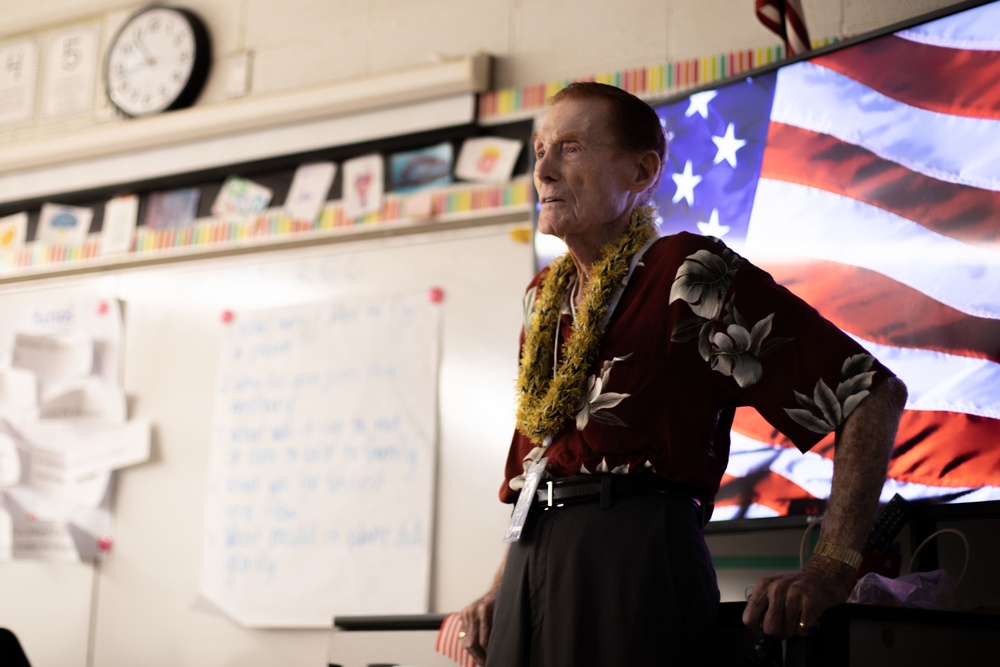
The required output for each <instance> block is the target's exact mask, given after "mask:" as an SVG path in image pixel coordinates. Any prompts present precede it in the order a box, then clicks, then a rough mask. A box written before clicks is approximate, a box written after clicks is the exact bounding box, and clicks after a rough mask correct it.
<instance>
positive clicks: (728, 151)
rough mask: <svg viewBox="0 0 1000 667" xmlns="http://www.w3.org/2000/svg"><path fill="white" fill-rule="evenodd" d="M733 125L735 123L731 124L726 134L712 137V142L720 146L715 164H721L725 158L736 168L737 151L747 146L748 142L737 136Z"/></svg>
mask: <svg viewBox="0 0 1000 667" xmlns="http://www.w3.org/2000/svg"><path fill="white" fill-rule="evenodd" d="M733 125H734V124H733V123H730V124H729V127H727V128H726V134H725V135H724V136H721V137H712V142H713V143H714V144H715V146H716V147H717V148H718V151H717V152H716V153H715V161H714V164H719V163H720V162H722V161H723V160H725V161H726V162H728V163H729V166H730V167H733V168H736V151H738V150H739V149H741V148H743V147H744V146H746V145H747V142H746V141H745V140H743V139H737V138H736V136H735V134H734V132H735V129H734V126H733Z"/></svg>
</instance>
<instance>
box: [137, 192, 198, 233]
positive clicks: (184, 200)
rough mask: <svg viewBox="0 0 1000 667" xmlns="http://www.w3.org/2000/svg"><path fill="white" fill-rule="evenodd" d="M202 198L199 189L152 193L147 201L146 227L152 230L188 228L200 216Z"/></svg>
mask: <svg viewBox="0 0 1000 667" xmlns="http://www.w3.org/2000/svg"><path fill="white" fill-rule="evenodd" d="M200 198H201V190H199V189H198V188H183V189H180V190H166V191H163V192H151V193H150V194H149V198H148V199H147V200H146V218H145V226H146V227H149V228H150V229H171V228H175V227H187V226H188V225H190V224H191V223H192V222H194V220H195V218H196V217H197V215H198V200H199V199H200Z"/></svg>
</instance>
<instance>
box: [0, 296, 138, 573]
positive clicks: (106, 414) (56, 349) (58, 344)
mask: <svg viewBox="0 0 1000 667" xmlns="http://www.w3.org/2000/svg"><path fill="white" fill-rule="evenodd" d="M5 314H6V316H5V318H4V320H3V322H0V340H2V341H5V345H6V346H8V348H9V358H8V359H6V360H5V361H3V362H2V363H0V417H2V420H0V492H2V494H3V497H4V499H5V503H4V507H3V508H0V561H4V560H10V559H14V560H43V561H64V562H76V561H81V560H94V559H97V558H102V557H104V556H106V555H107V554H108V553H110V551H111V549H112V545H113V535H114V533H113V525H112V524H113V521H112V518H113V517H112V513H111V499H112V498H113V496H114V493H113V490H114V472H115V471H116V470H119V469H121V468H125V467H128V466H132V465H136V464H138V463H142V462H144V461H146V460H148V459H149V453H150V438H151V423H150V422H149V420H148V419H145V418H141V417H140V418H134V419H130V418H129V416H128V401H127V398H126V395H125V391H124V389H123V387H122V384H121V379H120V378H121V367H120V356H121V355H120V352H121V345H122V338H123V333H124V332H123V320H122V311H121V304H120V303H119V302H118V301H117V300H116V299H115V298H113V297H112V296H111V295H110V294H107V293H104V291H103V290H102V291H99V292H96V293H94V294H91V295H85V296H80V297H77V298H68V297H66V298H64V297H55V298H42V299H39V298H37V297H36V298H31V299H24V300H14V301H13V302H11V303H7V304H6V305H5Z"/></svg>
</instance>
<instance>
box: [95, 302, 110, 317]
mask: <svg viewBox="0 0 1000 667" xmlns="http://www.w3.org/2000/svg"><path fill="white" fill-rule="evenodd" d="M107 312H108V302H107V301H101V302H100V303H99V304H97V314H98V315H106V314H107Z"/></svg>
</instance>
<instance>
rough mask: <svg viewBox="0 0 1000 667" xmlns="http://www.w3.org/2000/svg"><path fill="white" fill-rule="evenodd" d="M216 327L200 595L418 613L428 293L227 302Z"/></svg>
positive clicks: (260, 604)
mask: <svg viewBox="0 0 1000 667" xmlns="http://www.w3.org/2000/svg"><path fill="white" fill-rule="evenodd" d="M225 326H226V330H225V331H224V332H223V337H224V343H223V346H222V352H221V359H220V368H219V376H218V383H217V392H216V403H215V408H214V424H213V428H214V433H213V446H212V459H211V464H210V474H209V493H208V507H207V511H206V514H207V522H206V532H205V552H204V567H203V582H202V583H203V588H204V589H205V591H204V592H205V593H206V595H208V597H209V598H210V599H213V601H215V602H216V604H219V605H220V606H221V607H223V608H224V609H228V608H232V609H231V610H230V611H231V613H233V614H234V615H236V616H237V617H238V618H239V617H240V616H241V615H242V616H244V617H246V618H252V619H260V618H264V619H265V620H263V621H259V620H257V621H252V622H251V623H252V624H254V623H255V624H260V625H267V624H268V622H269V621H270V622H273V623H274V624H276V625H288V624H289V623H293V624H294V623H295V622H299V623H301V624H303V625H311V624H312V622H311V621H312V617H309V618H306V617H307V616H308V614H309V613H314V615H315V619H316V623H317V624H321V625H328V623H329V619H330V614H331V613H333V612H336V613H373V612H377V613H396V612H397V611H398V612H399V613H409V612H420V611H423V610H424V609H423V606H424V605H425V604H426V602H425V601H426V579H427V578H428V571H429V568H428V564H429V554H430V547H431V544H430V539H431V529H432V525H431V499H432V492H433V471H434V460H433V459H434V446H435V431H434V429H435V423H436V391H437V390H436V376H437V370H436V349H437V335H438V334H437V326H438V323H437V314H436V312H435V309H434V307H433V306H432V305H429V304H428V303H427V300H426V298H424V297H423V296H422V295H388V296H379V297H374V298H373V297H367V298H355V299H349V300H340V301H336V302H324V303H320V304H310V305H307V306H296V307H291V308H284V309H277V310H269V311H261V312H247V313H236V314H235V315H234V317H233V318H232V320H231V321H230V322H229V323H228V324H227V325H225ZM345 571H350V572H352V576H350V577H344V576H343V572H345ZM387 577H389V578H390V579H391V578H394V577H395V578H398V581H395V582H387V581H386V578H387ZM414 582H416V583H414ZM393 589H395V590H393ZM248 590H249V591H250V592H249V593H248ZM380 590H385V591H386V593H385V594H384V596H383V595H381V594H379V591H380ZM400 591H401V592H402V593H401V594H400ZM220 597H221V598H223V599H222V600H221V601H220V600H218V598H220ZM296 597H299V598H300V600H299V601H300V602H301V598H302V597H305V598H307V599H310V600H312V602H313V603H314V604H313V605H312V607H313V608H314V611H310V610H309V607H310V605H309V604H306V605H301V604H293V602H292V601H293V600H294V599H295V598H296ZM284 598H287V601H288V605H287V606H288V608H289V609H292V608H294V609H295V610H294V611H291V612H289V614H283V613H282V612H281V609H283V608H284V607H283V605H282V599H284ZM400 598H402V599H403V602H402V603H401V602H400ZM303 606H305V607H306V611H305V612H303V611H301V608H302V607H303Z"/></svg>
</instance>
